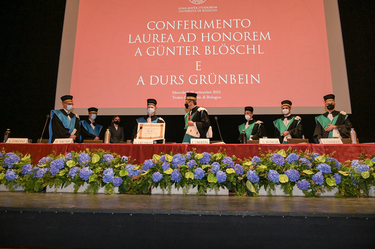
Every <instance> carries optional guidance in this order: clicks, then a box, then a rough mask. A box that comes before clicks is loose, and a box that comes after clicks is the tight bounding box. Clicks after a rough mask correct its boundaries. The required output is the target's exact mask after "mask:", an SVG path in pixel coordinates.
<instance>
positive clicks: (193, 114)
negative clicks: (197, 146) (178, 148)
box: [183, 92, 212, 143]
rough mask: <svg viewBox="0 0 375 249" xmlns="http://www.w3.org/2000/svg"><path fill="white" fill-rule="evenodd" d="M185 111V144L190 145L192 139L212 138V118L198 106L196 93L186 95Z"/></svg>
mask: <svg viewBox="0 0 375 249" xmlns="http://www.w3.org/2000/svg"><path fill="white" fill-rule="evenodd" d="M185 110H186V111H187V112H186V114H185V130H186V132H185V136H184V139H183V143H190V142H191V139H192V138H212V127H211V125H210V117H209V116H208V112H207V110H206V109H205V108H203V107H199V106H197V94H196V93H189V92H187V93H186V98H185Z"/></svg>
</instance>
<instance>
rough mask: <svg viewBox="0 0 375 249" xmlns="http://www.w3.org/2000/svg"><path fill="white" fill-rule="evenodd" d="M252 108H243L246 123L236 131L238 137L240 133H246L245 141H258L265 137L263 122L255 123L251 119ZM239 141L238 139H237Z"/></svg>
mask: <svg viewBox="0 0 375 249" xmlns="http://www.w3.org/2000/svg"><path fill="white" fill-rule="evenodd" d="M253 111H254V108H253V107H251V106H246V107H245V119H246V122H245V123H243V124H241V125H239V126H238V131H239V132H240V136H241V134H242V131H245V133H246V139H247V140H259V138H263V137H267V134H266V128H265V126H264V125H263V122H262V121H260V120H257V121H255V120H254V119H253V115H254V114H253ZM238 140H240V138H239V139H238Z"/></svg>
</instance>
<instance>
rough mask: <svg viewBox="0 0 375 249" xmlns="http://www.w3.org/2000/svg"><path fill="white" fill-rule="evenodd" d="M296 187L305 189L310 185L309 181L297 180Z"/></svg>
mask: <svg viewBox="0 0 375 249" xmlns="http://www.w3.org/2000/svg"><path fill="white" fill-rule="evenodd" d="M297 187H298V188H299V189H301V190H307V189H308V188H309V187H310V183H309V182H308V181H306V180H305V179H303V180H301V181H298V182H297Z"/></svg>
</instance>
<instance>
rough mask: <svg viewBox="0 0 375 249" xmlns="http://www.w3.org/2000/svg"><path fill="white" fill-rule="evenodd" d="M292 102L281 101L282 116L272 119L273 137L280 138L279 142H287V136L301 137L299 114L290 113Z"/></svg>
mask: <svg viewBox="0 0 375 249" xmlns="http://www.w3.org/2000/svg"><path fill="white" fill-rule="evenodd" d="M291 110H292V102H291V101H290V100H284V101H282V102H281V112H282V114H284V116H283V117H282V118H279V119H276V120H275V121H273V125H274V126H275V137H278V138H279V139H280V143H284V144H285V143H287V139H288V138H302V132H303V130H302V123H301V118H300V117H299V116H295V115H292V112H291Z"/></svg>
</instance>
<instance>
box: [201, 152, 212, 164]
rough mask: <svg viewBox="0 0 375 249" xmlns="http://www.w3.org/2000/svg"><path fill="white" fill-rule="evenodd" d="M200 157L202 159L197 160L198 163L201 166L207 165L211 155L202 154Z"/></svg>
mask: <svg viewBox="0 0 375 249" xmlns="http://www.w3.org/2000/svg"><path fill="white" fill-rule="evenodd" d="M202 155H203V157H202V158H201V159H199V162H200V163H203V164H208V163H209V162H210V161H211V154H210V153H208V152H203V153H202Z"/></svg>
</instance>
